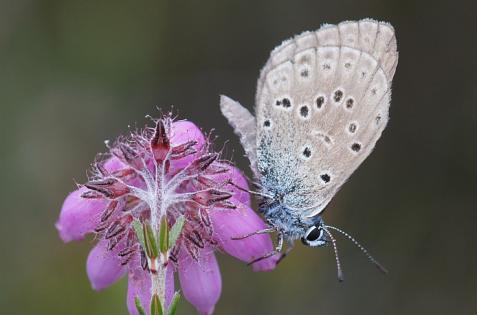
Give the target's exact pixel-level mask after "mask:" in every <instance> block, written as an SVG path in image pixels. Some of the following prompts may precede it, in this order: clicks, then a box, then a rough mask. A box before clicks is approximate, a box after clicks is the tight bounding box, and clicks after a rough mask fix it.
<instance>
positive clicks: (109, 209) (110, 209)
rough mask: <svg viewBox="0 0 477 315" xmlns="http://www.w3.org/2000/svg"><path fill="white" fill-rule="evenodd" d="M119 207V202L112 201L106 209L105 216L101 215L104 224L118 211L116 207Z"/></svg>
mask: <svg viewBox="0 0 477 315" xmlns="http://www.w3.org/2000/svg"><path fill="white" fill-rule="evenodd" d="M117 205H118V201H117V200H113V201H111V202H110V203H109V204H108V206H107V207H106V209H105V210H104V212H103V214H102V215H101V222H104V221H106V220H108V219H109V218H110V217H111V215H112V214H113V212H114V210H115V209H116V206H117Z"/></svg>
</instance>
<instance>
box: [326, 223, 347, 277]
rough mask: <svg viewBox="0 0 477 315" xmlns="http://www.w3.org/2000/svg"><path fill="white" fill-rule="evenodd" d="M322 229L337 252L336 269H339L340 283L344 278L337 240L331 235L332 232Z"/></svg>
mask: <svg viewBox="0 0 477 315" xmlns="http://www.w3.org/2000/svg"><path fill="white" fill-rule="evenodd" d="M321 228H322V229H323V231H325V232H326V234H328V236H329V237H330V239H331V243H332V244H333V250H334V251H335V259H336V269H337V273H338V281H339V282H342V281H343V280H344V276H343V270H342V269H341V262H340V256H339V255H338V246H336V240H335V238H334V237H333V235H332V234H331V233H330V231H328V230H327V229H326V228H325V227H323V226H322V227H321Z"/></svg>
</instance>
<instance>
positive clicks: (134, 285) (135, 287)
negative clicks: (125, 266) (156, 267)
mask: <svg viewBox="0 0 477 315" xmlns="http://www.w3.org/2000/svg"><path fill="white" fill-rule="evenodd" d="M136 297H138V298H139V300H140V301H141V305H142V307H143V308H144V310H145V311H146V312H149V309H150V307H151V277H150V274H149V272H147V271H145V270H143V269H141V268H134V269H133V270H131V271H129V277H128V296H127V301H126V302H127V306H128V310H129V314H131V315H139V312H138V311H137V308H136V302H135V298H136Z"/></svg>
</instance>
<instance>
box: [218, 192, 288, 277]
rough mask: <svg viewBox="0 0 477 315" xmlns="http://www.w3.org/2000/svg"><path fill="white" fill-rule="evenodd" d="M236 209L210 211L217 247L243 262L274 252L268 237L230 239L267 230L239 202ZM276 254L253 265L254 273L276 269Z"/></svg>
mask: <svg viewBox="0 0 477 315" xmlns="http://www.w3.org/2000/svg"><path fill="white" fill-rule="evenodd" d="M231 200H232V202H233V203H234V204H235V205H237V209H217V208H216V209H214V210H213V211H211V212H210V215H211V219H212V224H213V227H214V232H215V234H216V238H217V241H218V242H219V245H220V247H221V248H222V249H223V250H224V251H225V252H226V253H227V254H229V255H231V256H234V257H235V258H238V259H240V260H242V261H245V262H250V261H252V260H254V259H256V258H259V257H262V256H263V255H265V254H268V253H270V252H271V251H273V249H274V248H273V243H272V240H271V238H270V235H269V234H260V235H253V236H250V237H247V238H245V239H242V240H233V239H232V238H234V237H240V236H243V235H246V234H249V233H252V232H255V231H259V230H263V229H265V228H266V226H265V223H264V222H263V221H262V219H261V218H260V217H259V216H258V215H257V214H256V213H255V212H254V211H253V210H252V209H251V208H249V207H248V206H247V205H245V204H241V203H238V202H237V201H236V200H234V199H231ZM278 258H279V255H275V256H272V257H270V258H267V259H264V260H261V261H258V262H256V263H254V264H253V270H254V271H270V270H272V269H274V268H275V266H276V262H277V260H278Z"/></svg>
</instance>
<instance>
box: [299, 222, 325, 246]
mask: <svg viewBox="0 0 477 315" xmlns="http://www.w3.org/2000/svg"><path fill="white" fill-rule="evenodd" d="M301 241H302V243H303V244H305V245H308V246H321V245H323V244H324V241H323V230H322V229H321V228H319V227H316V226H312V227H310V228H309V229H308V230H307V231H306V233H305V236H303V237H302V239H301Z"/></svg>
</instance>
